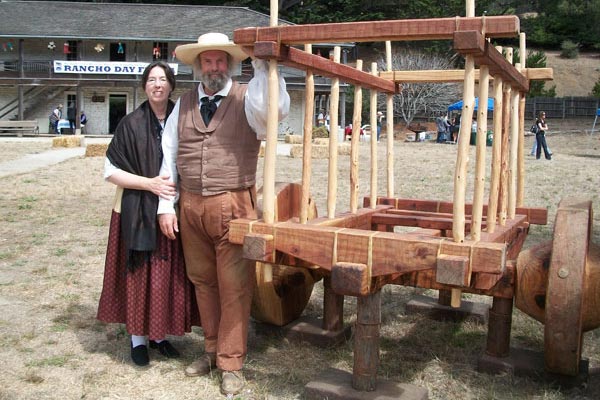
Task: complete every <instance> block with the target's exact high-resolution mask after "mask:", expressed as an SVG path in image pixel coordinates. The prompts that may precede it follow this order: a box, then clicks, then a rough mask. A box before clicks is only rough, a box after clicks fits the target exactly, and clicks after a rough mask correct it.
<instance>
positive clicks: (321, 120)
mask: <svg viewBox="0 0 600 400" xmlns="http://www.w3.org/2000/svg"><path fill="white" fill-rule="evenodd" d="M323 111H324V110H321V111H319V114H318V115H317V126H324V125H325V114H323Z"/></svg>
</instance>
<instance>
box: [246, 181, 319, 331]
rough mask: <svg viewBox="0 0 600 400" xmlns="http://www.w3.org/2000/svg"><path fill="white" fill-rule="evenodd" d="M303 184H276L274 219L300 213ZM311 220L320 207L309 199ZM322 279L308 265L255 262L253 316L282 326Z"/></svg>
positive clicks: (304, 304)
mask: <svg viewBox="0 0 600 400" xmlns="http://www.w3.org/2000/svg"><path fill="white" fill-rule="evenodd" d="M301 193H302V191H301V186H300V185H299V184H295V183H277V184H276V185H275V194H276V201H275V204H276V207H275V222H283V221H287V220H290V219H292V218H298V216H299V215H300V199H301ZM309 204H310V206H309V212H308V219H312V218H315V217H316V216H317V209H316V207H315V205H314V203H313V202H312V200H311V201H310V202H309ZM257 208H258V212H259V218H260V217H261V214H262V190H259V192H258V207H257ZM319 279H320V277H318V275H317V274H315V273H314V272H313V271H311V270H309V269H307V268H301V267H294V266H289V265H281V264H266V263H261V262H257V263H256V289H255V291H254V297H253V299H252V317H253V318H254V319H256V320H258V321H261V322H266V323H269V324H273V325H277V326H283V325H286V324H288V323H290V322H292V321H294V320H295V319H297V318H298V317H299V316H300V314H302V311H304V308H305V307H306V304H307V303H308V300H309V299H310V296H311V294H312V290H313V286H314V284H315V282H317V281H318V280H319Z"/></svg>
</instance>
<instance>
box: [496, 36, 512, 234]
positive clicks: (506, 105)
mask: <svg viewBox="0 0 600 400" xmlns="http://www.w3.org/2000/svg"><path fill="white" fill-rule="evenodd" d="M512 57H513V52H512V48H510V47H508V48H507V49H506V59H507V60H508V62H510V63H511V64H512ZM502 90H503V91H502V96H503V98H502V102H503V109H502V151H501V156H500V166H501V167H500V194H499V201H498V204H499V210H500V212H499V220H500V226H505V225H506V216H507V213H508V145H509V142H508V138H509V134H510V107H511V103H510V98H511V97H510V94H511V87H510V85H509V84H508V83H504V85H503V89H502Z"/></svg>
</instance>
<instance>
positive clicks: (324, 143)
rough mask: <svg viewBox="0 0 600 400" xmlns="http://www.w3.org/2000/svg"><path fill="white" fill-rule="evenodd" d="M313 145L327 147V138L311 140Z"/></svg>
mask: <svg viewBox="0 0 600 400" xmlns="http://www.w3.org/2000/svg"><path fill="white" fill-rule="evenodd" d="M313 145H315V146H329V138H316V139H313Z"/></svg>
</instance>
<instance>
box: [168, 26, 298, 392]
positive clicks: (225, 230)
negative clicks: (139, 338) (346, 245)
mask: <svg viewBox="0 0 600 400" xmlns="http://www.w3.org/2000/svg"><path fill="white" fill-rule="evenodd" d="M175 53H176V55H177V58H179V59H180V60H181V61H182V62H184V63H186V64H190V65H193V66H194V69H195V71H196V73H197V76H199V77H200V81H201V84H199V85H198V86H197V88H194V89H192V90H190V91H188V92H187V93H185V94H184V95H183V96H182V97H181V98H180V99H179V100H178V101H177V103H176V105H175V108H174V109H173V112H172V113H171V115H170V117H169V119H168V120H167V123H166V126H165V130H164V132H163V139H162V146H163V153H164V158H163V164H162V168H161V176H169V177H171V179H172V180H173V181H176V180H179V211H180V215H179V224H178V221H177V218H176V216H175V210H174V206H173V201H172V200H168V199H165V198H161V200H160V203H159V208H158V214H159V224H160V227H161V230H162V232H163V233H164V234H165V235H166V236H167V237H169V238H171V239H174V238H175V234H176V232H178V231H179V228H181V239H182V244H183V250H184V256H185V262H186V270H187V274H188V277H189V278H190V280H191V281H192V283H193V284H194V286H195V290H196V298H197V301H198V309H199V311H200V318H201V321H202V328H203V330H204V337H205V341H204V348H205V349H204V350H205V354H204V355H202V357H200V359H199V360H196V361H195V362H194V363H192V364H191V365H190V366H189V367H187V368H186V370H185V373H186V375H188V376H201V375H205V374H208V373H209V372H210V371H211V369H212V368H214V367H218V368H219V369H221V370H222V371H223V373H222V382H221V392H223V393H224V394H237V393H238V392H240V391H241V390H242V388H243V387H244V384H245V383H244V377H243V374H242V366H243V362H244V358H245V356H246V353H247V336H248V325H249V320H250V307H251V302H252V294H253V291H254V286H255V279H256V278H255V269H254V262H252V261H249V260H246V259H244V258H243V257H242V246H239V245H233V244H231V243H230V242H229V240H228V239H229V222H230V221H231V220H233V219H236V218H257V214H256V210H255V206H256V187H255V182H256V165H257V161H258V151H259V148H260V141H259V138H264V136H265V135H266V120H267V118H266V113H267V102H268V90H267V76H266V75H267V67H266V62H264V61H262V60H254V61H253V66H254V68H255V74H254V78H252V80H251V81H250V82H249V84H248V86H246V85H241V84H239V83H237V82H233V81H232V79H231V68H232V67H233V66H234V63H239V62H240V61H241V60H243V59H245V58H247V57H248V56H247V55H246V54H245V53H244V52H243V51H242V49H241V48H240V47H239V46H237V45H235V44H234V43H232V42H230V41H229V39H228V38H227V36H226V35H223V34H220V33H207V34H204V35H202V36H200V37H199V38H198V43H194V44H186V45H181V46H178V47H177V48H176V49H175ZM221 96H224V97H221ZM279 100H280V101H279V119H280V120H281V119H283V118H284V117H285V116H286V115H287V113H288V111H289V95H288V94H287V92H286V89H285V82H284V81H283V79H281V78H280V79H279Z"/></svg>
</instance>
